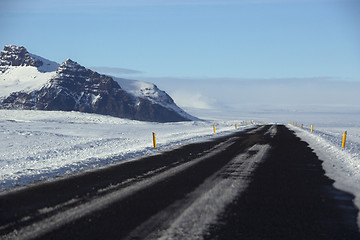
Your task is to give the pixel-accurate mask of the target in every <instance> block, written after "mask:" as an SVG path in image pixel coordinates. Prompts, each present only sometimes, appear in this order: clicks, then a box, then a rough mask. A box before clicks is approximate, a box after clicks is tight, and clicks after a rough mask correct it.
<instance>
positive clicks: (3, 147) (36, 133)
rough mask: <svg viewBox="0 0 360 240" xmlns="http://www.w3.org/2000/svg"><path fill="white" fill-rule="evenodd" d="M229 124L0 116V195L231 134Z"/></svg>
mask: <svg viewBox="0 0 360 240" xmlns="http://www.w3.org/2000/svg"><path fill="white" fill-rule="evenodd" d="M234 123H235V122H225V121H224V122H219V121H218V122H215V123H213V122H200V121H197V122H179V123H165V124H164V123H148V122H140V121H132V120H126V119H120V118H115V117H110V116H102V115H96V114H86V113H79V112H57V111H25V110H0V191H1V190H5V189H10V188H14V187H16V186H23V185H27V184H29V183H32V182H36V181H39V180H42V179H49V178H54V177H57V176H62V175H67V174H71V173H75V172H79V171H82V170H86V169H92V168H95V167H98V166H103V165H106V164H111V163H115V162H119V161H123V160H129V159H132V158H136V157H139V156H142V155H148V154H155V153H156V152H158V150H166V149H169V148H172V147H175V146H178V145H181V144H187V143H190V142H194V141H200V140H205V139H208V138H210V137H213V136H218V135H219V134H225V133H228V132H230V131H234V129H235V127H234ZM212 124H216V125H217V127H216V130H217V134H214V133H213V128H212ZM239 128H240V126H239ZM152 132H155V133H156V136H157V147H158V149H157V150H155V149H154V148H153V147H152Z"/></svg>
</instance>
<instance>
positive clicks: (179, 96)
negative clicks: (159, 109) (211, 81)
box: [170, 90, 216, 109]
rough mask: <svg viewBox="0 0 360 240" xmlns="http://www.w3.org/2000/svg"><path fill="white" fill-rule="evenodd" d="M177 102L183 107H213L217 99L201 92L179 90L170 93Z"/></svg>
mask: <svg viewBox="0 0 360 240" xmlns="http://www.w3.org/2000/svg"><path fill="white" fill-rule="evenodd" d="M170 95H171V97H172V98H173V99H174V101H175V103H176V104H177V105H178V106H180V107H182V108H197V109H212V108H214V104H215V103H216V100H215V99H213V98H211V97H209V96H205V95H203V94H202V93H200V92H191V91H188V90H178V91H175V92H172V93H170Z"/></svg>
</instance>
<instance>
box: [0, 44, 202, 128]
mask: <svg viewBox="0 0 360 240" xmlns="http://www.w3.org/2000/svg"><path fill="white" fill-rule="evenodd" d="M55 70H56V71H55ZM119 84H120V85H119ZM25 85H26V86H27V88H23V86H25ZM121 85H123V86H124V87H125V88H122V87H121ZM33 86H36V87H33ZM0 87H2V88H3V90H2V92H0V108H3V109H34V110H60V111H79V112H87V113H97V114H103V115H111V116H115V117H120V118H127V119H133V120H141V121H153V122H174V121H190V120H197V118H195V117H193V116H191V115H189V114H187V113H186V112H184V111H183V110H182V109H181V108H179V107H178V106H177V105H176V104H175V103H174V101H173V100H172V98H171V97H170V96H169V95H168V94H166V93H165V92H164V91H161V90H159V89H158V88H157V87H156V86H155V85H154V84H151V83H145V82H141V81H136V80H127V79H120V78H112V77H110V76H106V75H101V74H99V73H97V72H95V71H92V70H90V69H87V68H85V67H83V66H81V65H80V64H78V63H77V62H75V61H73V60H71V59H67V60H66V61H64V62H63V63H62V64H61V65H59V64H57V63H55V62H52V61H49V60H47V59H44V58H41V57H39V56H36V55H33V54H30V53H29V52H28V51H27V50H26V49H25V48H24V47H22V46H20V47H19V46H14V45H6V46H5V47H4V50H3V51H1V52H0ZM7 89H9V90H8V91H7ZM14 89H15V91H13V90H14ZM1 95H2V96H1Z"/></svg>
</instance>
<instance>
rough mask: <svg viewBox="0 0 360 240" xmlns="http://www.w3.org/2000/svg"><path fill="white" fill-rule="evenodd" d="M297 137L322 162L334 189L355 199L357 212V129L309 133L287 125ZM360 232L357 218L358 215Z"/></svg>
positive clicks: (359, 188)
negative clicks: (350, 194) (343, 135)
mask: <svg viewBox="0 0 360 240" xmlns="http://www.w3.org/2000/svg"><path fill="white" fill-rule="evenodd" d="M289 128H290V129H291V130H294V131H295V133H296V134H297V136H298V137H300V138H301V139H303V140H304V141H305V142H307V143H309V145H310V147H311V148H312V149H314V151H315V153H316V154H317V155H318V157H319V158H320V159H321V160H322V161H324V162H323V164H322V165H323V168H324V170H325V172H326V175H327V176H328V177H330V178H331V179H333V180H335V183H334V186H335V187H336V188H338V189H341V190H343V191H346V192H350V193H352V194H353V195H355V200H354V202H355V205H356V206H357V207H358V208H359V209H360V128H358V127H351V126H347V127H346V129H344V128H341V129H340V128H339V127H330V126H327V127H318V128H317V130H314V132H313V133H311V132H310V129H309V128H304V129H301V128H299V127H294V126H292V125H289ZM344 130H348V137H347V141H346V147H345V149H342V148H341V142H342V134H343V131H344ZM358 226H359V228H360V215H358Z"/></svg>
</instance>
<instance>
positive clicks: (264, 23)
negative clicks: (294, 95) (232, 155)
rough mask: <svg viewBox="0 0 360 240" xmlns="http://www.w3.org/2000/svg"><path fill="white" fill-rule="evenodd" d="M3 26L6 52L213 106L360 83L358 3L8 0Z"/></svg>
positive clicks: (0, 8) (1, 7)
mask: <svg viewBox="0 0 360 240" xmlns="http://www.w3.org/2000/svg"><path fill="white" fill-rule="evenodd" d="M0 24H1V33H0V45H2V46H3V45H5V44H16V45H23V46H25V47H26V48H27V49H28V51H29V52H31V53H34V54H37V55H40V56H42V57H45V58H48V59H51V60H54V61H57V62H59V63H61V62H62V61H64V60H65V59H67V58H71V59H73V60H75V61H77V62H79V63H80V64H82V65H84V66H86V67H94V68H97V69H98V70H100V71H101V70H103V72H108V73H112V74H115V75H117V76H121V77H126V78H132V79H145V80H151V81H153V82H155V83H156V84H158V85H160V86H159V87H163V88H165V90H167V91H168V92H170V93H173V94H174V95H178V98H179V99H180V98H181V97H183V96H184V95H182V96H181V94H180V92H185V91H187V90H188V92H189V91H190V92H191V91H193V92H192V93H193V95H194V96H195V95H196V96H198V98H199V99H198V100H199V101H200V102H201V101H202V102H203V103H204V101H207V102H208V105H209V102H211V100H210V99H212V98H214V94H215V93H214V91H215V90H216V91H218V92H222V96H223V97H224V99H226V95H227V90H226V89H225V90H223V91H220V90H219V89H220V88H219V85H221V83H224V82H226V84H224V85H226V86H230V87H229V89H228V90H231V89H230V88H233V87H234V86H237V87H240V85H239V84H243V82H244V81H245V82H247V81H252V80H253V81H252V82H253V83H257V82H256V81H258V80H260V81H267V82H269V81H272V82H273V83H274V84H275V86H276V85H279V86H280V85H281V86H282V85H284V84H285V83H286V81H283V80H284V79H285V80H286V79H289V81H291V82H292V84H295V83H296V82H298V80H299V79H302V81H312V79H320V78H321V79H322V81H332V82H334V81H335V82H349V81H350V82H352V84H354V83H357V82H360V1H359V0H101V1H91V0H90V1H89V0H88V1H86V0H76V1H74V0H62V1H58V0H0ZM101 67H107V68H101ZM109 68H111V69H109ZM207 80H209V81H211V82H216V83H217V84H213V85H214V86H215V85H217V86H218V87H217V89H216V87H215V88H214V89H208V90H207V91H206V90H205V89H204V84H206V82H207ZM234 81H235V83H234ZM230 82H232V83H233V84H229V83H230ZM181 83H182V84H181ZM189 84H191V85H192V87H191V89H190V90H189V89H188V88H189V86H188V85H189ZM210 85H211V84H210ZM231 86H232V87H231ZM274 94H275V95H276V93H274ZM215 95H216V94H215ZM201 98H202V99H201ZM192 101H195V99H193V100H192ZM213 101H215V102H220V99H219V98H217V99H215V100H213ZM351 101H353V99H352V100H349V101H347V102H344V104H345V103H346V104H347V103H348V102H351ZM190 102H191V101H190ZM294 103H297V102H296V101H294ZM185 105H186V104H185ZM200 105H201V104H200V103H199V104H198V106H200Z"/></svg>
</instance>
